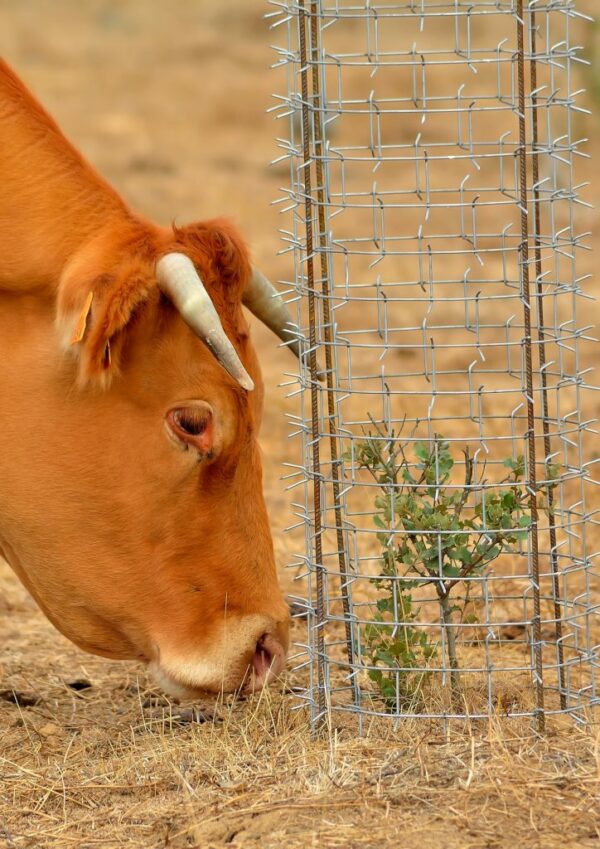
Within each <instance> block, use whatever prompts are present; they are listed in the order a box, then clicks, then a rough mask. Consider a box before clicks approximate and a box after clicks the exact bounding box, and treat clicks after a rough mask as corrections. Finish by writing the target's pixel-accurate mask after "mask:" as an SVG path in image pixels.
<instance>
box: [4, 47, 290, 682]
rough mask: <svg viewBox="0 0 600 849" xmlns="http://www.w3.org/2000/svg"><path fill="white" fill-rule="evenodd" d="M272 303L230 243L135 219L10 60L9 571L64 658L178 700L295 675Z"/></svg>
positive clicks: (223, 228)
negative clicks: (58, 634)
mask: <svg viewBox="0 0 600 849" xmlns="http://www.w3.org/2000/svg"><path fill="white" fill-rule="evenodd" d="M274 291H275V290H274V289H273V288H272V287H270V284H268V283H267V281H266V280H265V279H264V278H263V277H262V275H260V274H259V273H258V272H254V271H253V270H252V268H251V266H250V263H249V259H248V252H247V249H246V247H245V245H244V243H243V241H242V239H241V238H240V236H239V234H238V233H237V231H236V230H235V229H234V228H233V227H232V226H231V225H230V224H228V223H226V222H224V221H218V220H217V221H208V222H199V223H195V224H190V225H188V226H185V227H181V228H178V227H169V228H165V227H159V226H157V225H155V224H154V223H152V222H150V221H147V220H145V219H143V218H141V217H140V216H139V215H136V214H134V213H133V212H132V211H131V210H130V209H128V208H127V206H126V205H125V204H124V202H123V200H122V199H121V198H120V197H119V196H118V194H117V193H116V192H115V191H114V190H113V189H112V188H111V187H110V186H109V185H107V183H106V182H104V180H103V179H102V178H101V177H99V176H98V174H97V173H96V172H95V171H94V170H93V169H92V168H91V167H90V166H89V165H88V164H87V163H86V162H85V161H84V160H83V159H82V157H81V156H80V154H79V153H78V152H77V151H76V150H75V149H74V148H73V147H72V146H71V145H70V144H69V142H68V141H67V140H66V139H65V138H64V136H63V135H62V133H61V132H60V130H59V129H58V127H57V125H56V124H55V123H54V121H53V120H52V119H51V118H50V117H49V116H48V114H47V113H46V112H45V111H44V110H43V109H42V107H41V106H40V105H39V104H38V103H37V102H36V101H35V100H34V98H33V97H32V96H31V94H30V93H29V92H28V91H27V89H26V88H25V86H24V85H23V83H21V82H20V80H19V79H18V78H17V77H16V76H15V74H14V73H13V72H12V71H11V70H10V69H9V68H8V66H7V65H6V64H5V63H3V62H1V61H0V350H1V355H2V369H1V374H0V410H1V416H2V418H1V428H0V481H1V485H0V554H1V555H2V556H3V557H4V558H5V559H6V560H7V561H8V562H9V563H10V565H11V566H12V568H13V569H14V571H15V572H16V574H17V575H18V576H19V578H20V579H21V581H22V582H23V584H24V585H25V586H26V587H27V589H28V590H29V591H30V593H31V594H32V595H33V597H34V598H35V599H36V601H37V602H38V604H39V605H40V607H41V608H42V610H43V611H44V613H45V614H46V615H47V616H48V618H49V619H50V620H51V621H52V622H53V623H54V625H55V626H56V627H57V628H58V629H59V630H60V631H62V633H63V634H65V635H66V636H67V637H69V639H71V640H73V642H75V643H76V644H77V645H78V646H80V647H81V648H83V649H85V650H86V651H89V652H93V653H95V654H100V655H103V656H105V657H110V658H138V659H140V660H142V661H145V662H147V663H149V664H150V665H151V668H152V669H153V670H154V673H155V675H156V677H157V679H158V681H159V682H160V683H161V684H162V685H163V686H164V688H165V689H166V690H168V691H170V692H172V693H174V694H176V695H180V694H194V693H196V692H198V691H212V692H215V691H220V690H225V691H231V690H236V689H238V688H240V687H242V686H245V687H247V688H248V687H250V688H257V687H260V686H262V685H263V684H264V683H265V682H267V681H268V680H270V679H271V677H272V676H273V675H274V674H276V673H278V672H279V671H280V670H281V669H282V667H283V664H284V660H285V655H286V651H287V647H288V609H287V606H286V604H285V601H284V599H283V596H282V594H281V591H280V589H279V586H278V583H277V576H276V570H275V562H274V556H273V546H272V541H271V534H270V530H269V525H268V520H267V514H266V510H265V504H264V500H263V495H262V484H261V475H262V472H261V460H260V455H259V448H258V443H257V430H258V426H259V422H260V418H261V408H262V401H263V388H262V383H261V379H260V373H259V367H258V363H257V358H256V354H255V352H254V350H253V348H252V345H251V343H250V340H249V337H248V326H247V324H246V321H245V319H244V316H243V313H242V302H244V303H246V304H247V305H248V306H249V307H250V308H251V309H252V310H253V311H254V312H255V313H256V314H257V315H258V316H259V317H260V318H261V319H262V320H263V321H265V323H267V324H268V325H269V326H271V328H272V329H274V330H275V331H276V332H278V333H279V335H280V336H281V337H282V338H285V336H286V329H285V324H286V321H287V319H288V315H287V311H286V309H285V306H284V305H283V304H281V303H279V300H280V299H278V298H274V297H273V295H274ZM288 341H289V336H288ZM292 347H293V345H292ZM253 387H254V391H251V390H252V389H253Z"/></svg>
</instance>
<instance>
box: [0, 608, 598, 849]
mask: <svg viewBox="0 0 600 849" xmlns="http://www.w3.org/2000/svg"><path fill="white" fill-rule="evenodd" d="M50 635H51V632H50V628H49V626H46V625H45V623H41V625H40V628H39V630H38V636H39V637H40V638H43V637H46V638H48V637H50ZM42 645H43V643H42ZM59 648H60V651H59V653H58V659H57V658H56V647H55V646H54V645H52V644H50V643H48V648H47V649H46V650H45V652H44V651H43V650H42V655H44V654H46V653H47V654H46V659H47V661H48V663H49V665H50V664H52V665H53V669H52V672H51V673H50V674H48V675H47V676H46V679H45V681H44V680H37V681H36V682H35V683H36V688H35V689H33V688H32V682H31V681H30V680H29V676H28V675H25V674H24V673H21V675H13V679H12V680H13V682H14V685H16V684H17V683H18V682H19V681H20V682H22V684H23V689H22V690H20V691H19V693H17V695H16V698H17V701H18V700H19V699H21V700H22V701H23V702H24V703H27V702H31V701H33V700H34V698H37V699H38V700H39V701H38V702H37V703H36V704H23V705H19V704H14V703H13V704H11V703H10V702H8V701H7V700H6V699H7V698H8V694H7V693H4V694H3V701H2V705H1V707H0V715H1V716H2V721H3V724H4V727H5V728H6V729H7V730H6V732H5V734H4V737H3V742H2V750H1V755H0V764H1V767H0V772H1V774H2V778H3V780H2V784H1V789H0V816H1V822H0V828H2V829H3V830H4V839H5V841H6V845H7V846H8V847H19V849H20V847H36V849H37V847H42V846H43V847H48V849H54V847H56V849H58V848H59V847H60V849H63V847H69V846H76V847H81V849H83V847H95V846H99V847H121V846H131V847H142V846H144V847H157V849H158V847H163V846H165V847H166V846H172V847H185V846H188V847H189V846H197V847H202V849H204V847H206V849H208V847H213V846H214V847H220V846H225V845H231V846H233V847H236V846H239V847H246V846H262V847H279V846H283V845H285V846H287V847H291V849H293V847H304V846H311V845H312V846H323V847H338V846H339V847H344V849H346V847H375V846H377V847H380V846H393V845H397V843H398V841H401V843H402V845H403V846H405V847H408V849H411V847H413V846H414V847H421V846H427V847H431V849H436V847H438V846H439V847H462V848H463V849H464V847H467V846H473V847H483V846H485V847H488V846H489V847H503V846H507V847H508V846H512V845H521V846H540V847H545V849H547V848H548V847H554V846H556V847H558V846H561V847H567V846H573V847H575V846H578V847H584V846H590V847H593V846H597V845H598V842H597V841H598V840H600V831H599V830H598V827H599V817H598V814H599V813H600V809H599V807H598V801H599V800H598V789H599V786H600V784H599V782H600V756H599V752H600V738H599V737H598V736H596V735H595V734H594V733H593V732H592V731H590V730H589V729H588V730H583V729H578V728H576V727H574V726H573V725H572V724H569V725H565V724H563V725H562V726H561V725H560V724H558V723H551V727H550V732H549V734H548V735H547V737H545V738H544V739H538V738H535V737H534V736H532V735H531V732H530V729H529V726H528V725H526V724H522V725H519V724H517V723H512V724H511V725H510V726H509V727H507V726H506V724H502V723H501V722H490V723H478V724H477V723H475V724H471V725H469V724H463V725H461V726H460V727H456V728H451V729H450V730H449V732H448V735H447V736H446V737H443V736H441V734H440V730H439V726H436V725H433V724H432V725H428V724H427V723H423V722H418V723H415V722H405V723H402V724H400V725H399V726H398V727H397V728H396V729H392V728H391V727H390V725H389V723H385V724H381V723H377V722H374V723H373V724H372V725H371V726H370V727H369V728H368V729H367V730H366V736H365V737H363V738H357V737H356V736H355V734H354V733H353V730H352V728H351V727H346V728H345V727H343V726H339V727H332V728H329V729H328V733H325V734H324V735H323V737H322V738H321V739H313V740H311V739H310V736H309V735H308V732H307V725H306V717H305V716H304V715H303V713H302V712H301V711H298V710H293V705H294V704H295V700H294V699H293V697H291V696H290V695H288V694H286V692H285V691H280V692H277V691H273V690H272V691H270V692H268V693H264V694H262V695H261V696H257V697H253V698H251V699H248V700H246V701H244V702H233V701H229V700H228V701H226V702H225V703H220V704H218V705H206V706H204V713H202V708H201V707H198V706H195V709H194V711H192V710H191V709H190V708H187V709H186V708H185V707H183V708H182V707H177V706H174V705H169V703H168V702H166V701H165V700H164V699H163V698H162V697H161V696H159V695H157V694H156V693H152V692H151V691H149V690H146V689H144V685H145V683H146V682H145V681H144V680H140V681H135V680H131V681H128V680H127V678H126V677H125V676H124V674H123V671H124V670H123V666H121V665H119V664H108V663H103V662H102V661H97V660H95V659H91V660H90V662H89V663H88V662H87V661H86V664H85V668H84V669H80V668H78V666H77V660H78V659H81V656H80V655H78V653H77V651H76V650H75V649H71V648H70V646H69V645H68V644H67V643H66V642H64V643H62V644H61V645H60V646H59ZM73 676H77V677H78V678H79V679H82V678H86V680H87V681H89V683H90V684H91V685H92V686H91V687H89V688H88V689H84V690H81V691H73V690H72V689H71V688H70V687H69V686H68V683H67V682H69V681H71V682H72V681H73V680H74V679H73ZM28 683H29V689H28V690H26V689H25V687H26V685H27V684H28ZM191 719H196V720H198V721H190V720H191Z"/></svg>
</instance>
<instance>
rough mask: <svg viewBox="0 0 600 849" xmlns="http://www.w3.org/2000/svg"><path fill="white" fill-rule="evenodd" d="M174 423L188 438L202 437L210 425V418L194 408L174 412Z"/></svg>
mask: <svg viewBox="0 0 600 849" xmlns="http://www.w3.org/2000/svg"><path fill="white" fill-rule="evenodd" d="M173 423H174V424H175V425H176V427H177V428H178V429H179V430H182V431H184V433H186V434H187V435H188V436H200V434H202V433H204V431H205V430H206V427H207V425H208V417H207V415H206V413H205V412H204V411H203V410H195V409H194V408H193V407H192V408H189V409H185V410H173Z"/></svg>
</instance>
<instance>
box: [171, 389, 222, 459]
mask: <svg viewBox="0 0 600 849" xmlns="http://www.w3.org/2000/svg"><path fill="white" fill-rule="evenodd" d="M166 422H167V427H168V429H169V430H170V432H171V435H172V436H174V437H175V438H176V439H177V441H178V442H179V443H180V444H183V445H184V446H187V447H190V448H195V449H196V450H197V451H198V452H199V453H200V454H201V455H203V456H204V457H207V458H208V457H211V456H212V454H213V447H214V446H213V439H214V423H213V413H212V409H211V407H210V406H209V404H206V403H205V402H202V401H197V402H195V403H194V402H192V403H190V404H189V405H187V404H186V405H185V406H183V405H182V406H181V407H172V408H171V409H170V410H169V412H168V413H167V417H166Z"/></svg>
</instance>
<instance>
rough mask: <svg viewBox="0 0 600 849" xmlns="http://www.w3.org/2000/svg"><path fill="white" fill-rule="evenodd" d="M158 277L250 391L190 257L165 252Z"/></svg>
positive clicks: (162, 287) (190, 322) (250, 384)
mask: <svg viewBox="0 0 600 849" xmlns="http://www.w3.org/2000/svg"><path fill="white" fill-rule="evenodd" d="M156 279H157V281H158V285H159V288H160V290H161V291H162V292H164V294H165V295H167V297H168V298H169V299H170V300H171V302H172V303H173V305H174V306H175V307H176V309H177V311H178V312H179V314H180V315H181V317H182V318H183V320H184V321H185V322H186V324H188V325H189V326H190V327H191V328H192V330H193V331H194V333H196V335H197V336H198V337H199V338H200V339H202V341H203V342H206V344H207V345H208V347H209V348H210V349H211V351H212V352H213V354H214V355H215V357H216V358H217V360H218V361H219V362H220V363H221V365H222V366H223V367H224V368H225V369H227V371H228V372H229V374H230V375H231V376H232V377H233V378H235V380H237V382H238V383H239V384H240V386H242V387H243V388H244V389H246V390H247V391H248V392H250V391H251V390H252V389H254V383H253V382H252V378H251V377H250V375H249V374H248V372H247V371H246V369H245V368H244V366H243V365H242V362H241V360H240V358H239V357H238V355H237V351H236V350H235V348H234V347H233V345H232V344H231V342H230V341H229V339H228V338H227V335H226V334H225V331H224V330H223V326H222V324H221V320H220V318H219V314H218V313H217V311H216V309H215V307H214V304H213V302H212V301H211V299H210V295H209V294H208V292H207V291H206V289H205V288H204V283H203V282H202V280H201V279H200V277H199V275H198V272H197V271H196V269H195V267H194V263H193V262H192V261H191V259H190V258H189V257H187V256H185V254H181V253H170V254H165V256H163V257H161V259H159V261H158V262H157V263H156Z"/></svg>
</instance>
